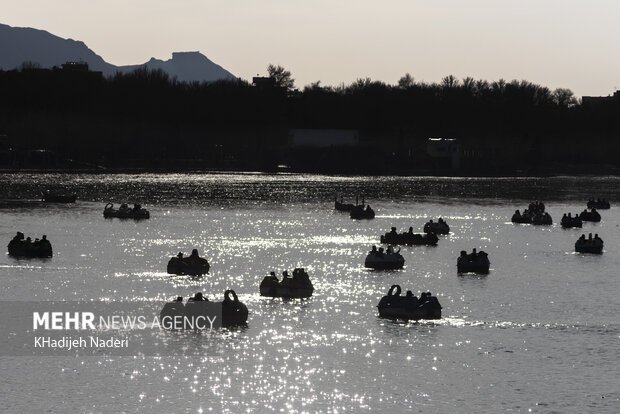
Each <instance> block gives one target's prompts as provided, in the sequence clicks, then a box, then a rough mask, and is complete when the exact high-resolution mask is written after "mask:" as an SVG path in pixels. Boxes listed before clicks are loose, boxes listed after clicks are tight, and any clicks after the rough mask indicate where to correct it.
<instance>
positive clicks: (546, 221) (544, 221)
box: [532, 213, 553, 226]
mask: <svg viewBox="0 0 620 414" xmlns="http://www.w3.org/2000/svg"><path fill="white" fill-rule="evenodd" d="M532 224H534V225H539V226H540V225H542V226H550V225H552V224H553V219H552V218H551V215H549V213H538V214H534V217H532Z"/></svg>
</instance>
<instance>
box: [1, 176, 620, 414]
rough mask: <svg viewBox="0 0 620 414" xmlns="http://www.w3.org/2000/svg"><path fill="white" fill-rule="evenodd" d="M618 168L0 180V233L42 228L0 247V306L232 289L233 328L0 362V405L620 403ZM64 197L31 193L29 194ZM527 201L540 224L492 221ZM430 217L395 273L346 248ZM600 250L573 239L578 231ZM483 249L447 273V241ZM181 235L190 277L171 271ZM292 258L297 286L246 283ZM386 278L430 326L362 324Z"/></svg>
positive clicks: (609, 408)
mask: <svg viewBox="0 0 620 414" xmlns="http://www.w3.org/2000/svg"><path fill="white" fill-rule="evenodd" d="M618 184H620V179H618V178H614V177H605V178H592V177H580V178H571V177H554V178H537V179H528V178H505V179H497V178H436V177H434V178H433V177H426V178H425V177H412V178H405V177H401V178H380V177H331V176H315V175H289V174H281V175H264V174H178V175H177V174H169V175H153V174H143V175H55V174H47V175H30V174H5V175H0V200H2V201H0V240H4V241H5V242H6V243H8V241H9V240H10V239H11V237H12V236H13V235H14V234H15V232H16V231H22V232H24V233H26V235H32V236H36V237H39V236H40V235H41V234H46V235H47V236H48V238H49V239H50V240H51V242H52V244H53V247H54V257H53V258H52V259H48V260H41V259H30V260H27V259H15V258H12V257H9V256H8V255H2V256H1V257H0V280H1V281H2V290H1V291H0V300H1V301H13V300H20V301H48V300H64V301H73V300H112V301H120V302H139V301H156V300H157V301H162V300H170V299H171V298H173V297H176V296H184V297H187V296H189V295H191V294H193V293H195V292H197V291H202V292H203V293H204V294H205V295H206V296H208V297H209V298H210V299H212V300H215V299H218V300H221V298H222V295H223V292H224V290H225V289H228V288H232V289H234V290H235V291H236V292H237V294H238V295H239V298H240V300H241V301H242V302H244V303H245V304H246V305H247V306H248V308H249V311H250V315H249V319H248V325H247V327H245V328H237V329H230V330H225V329H223V330H220V331H218V332H217V333H216V334H215V335H210V336H208V337H206V336H205V337H204V338H202V337H195V338H192V341H194V342H195V341H197V342H200V341H203V340H204V341H215V342H216V343H217V345H218V347H219V348H218V349H219V352H218V353H216V354H214V355H204V356H201V357H196V356H185V355H182V353H181V352H179V355H175V354H174V352H173V353H172V354H171V355H164V356H159V357H152V356H89V357H34V358H26V357H15V356H6V355H5V354H3V356H1V357H0V371H1V372H2V375H1V376H0V384H1V385H2V390H3V393H2V396H1V397H0V402H1V406H2V407H3V408H2V410H3V411H5V412H32V411H34V412H38V411H46V412H122V411H129V412H134V411H141V412H142V411H144V412H235V413H236V412H269V411H279V412H332V413H336V412H366V411H368V412H370V411H375V412H386V411H391V412H412V411H413V412H446V413H451V412H463V413H465V412H505V411H509V412H597V413H601V412H609V413H612V412H620V383H619V382H618V378H620V364H618V363H617V357H618V354H619V350H620V316H618V309H619V308H620V295H619V294H618V293H619V292H620V289H619V288H620V282H619V273H620V272H619V271H620V255H619V253H620V252H619V250H620V248H619V246H620V243H619V242H620V234H619V232H618V226H619V225H620V209H618V207H617V206H616V205H617V202H618V201H620V186H619V185H618ZM48 188H49V189H52V190H63V191H70V192H76V193H77V194H78V197H79V200H78V202H77V203H76V204H74V205H51V204H44V203H42V202H40V201H38V200H36V198H37V197H38V193H39V192H40V191H41V190H43V189H48ZM334 194H342V195H344V196H345V197H349V201H351V198H352V197H353V196H354V195H355V194H364V195H365V197H366V201H367V202H368V203H370V205H371V206H372V207H373V208H374V209H375V211H376V212H377V217H376V218H375V219H374V220H370V221H354V220H351V219H349V217H348V215H347V214H344V213H339V212H336V211H334V208H333V197H334ZM590 196H602V197H606V198H608V199H610V200H611V202H612V208H611V210H603V211H601V214H602V217H603V219H602V221H601V222H600V223H595V224H594V223H586V224H584V228H583V229H581V230H578V229H570V230H564V229H562V228H561V227H560V226H559V224H558V222H559V219H560V218H561V216H562V213H565V212H569V211H570V212H574V213H576V212H579V211H581V210H583V208H584V207H585V201H586V200H587V199H588V197H590ZM534 199H541V200H543V201H545V203H546V205H547V210H548V211H549V212H550V214H551V216H552V217H553V219H554V222H555V223H554V225H553V226H536V227H533V226H526V225H514V224H512V223H510V216H511V215H512V213H513V212H514V210H515V209H517V208H519V209H523V208H525V207H526V206H527V204H528V203H529V202H530V201H532V200H534ZM108 201H113V202H115V203H118V202H121V201H128V202H134V201H135V202H140V203H142V205H143V206H144V207H145V208H147V209H149V210H150V212H151V219H150V220H146V221H140V222H135V221H121V220H116V219H113V220H106V219H104V218H103V216H102V210H103V207H104V205H105V204H106V203H107V202H108ZM440 216H441V217H443V218H444V219H445V220H446V221H447V222H448V224H449V225H450V227H451V234H450V235H447V236H440V241H439V243H438V245H437V246H436V247H423V246H417V247H403V248H402V251H401V253H402V254H403V256H404V257H405V260H406V263H405V268H404V269H403V270H399V271H383V272H381V271H370V270H367V269H365V268H364V267H363V262H364V257H365V255H366V253H367V251H368V250H369V249H370V247H371V246H372V245H373V244H378V241H379V236H380V235H381V234H383V233H385V232H387V231H389V229H390V227H392V226H395V227H397V228H398V229H399V231H404V230H405V229H407V228H408V227H409V226H413V227H414V229H417V230H418V231H421V228H422V226H423V225H424V223H425V222H426V221H428V219H431V218H435V219H436V218H438V217H440ZM588 232H592V233H598V234H599V235H600V236H601V237H602V238H603V240H604V241H605V251H604V254H603V255H601V256H595V255H581V254H576V253H574V251H573V250H574V249H573V247H574V242H575V241H576V239H577V238H578V237H579V235H581V234H582V233H586V234H587V233H588ZM474 247H476V248H478V249H483V250H485V251H486V252H487V253H488V254H489V258H490V260H491V272H490V274H489V275H488V276H473V275H467V276H459V275H457V272H456V258H457V256H458V254H459V252H460V251H461V250H471V249H472V248H474ZM192 248H198V249H199V251H200V253H201V255H203V256H205V257H206V258H207V259H208V260H209V262H210V263H211V272H210V275H207V276H205V277H203V278H191V277H179V276H173V277H171V276H169V275H168V274H167V273H166V263H167V260H168V258H169V257H170V256H172V255H174V254H176V253H177V252H178V251H185V252H186V253H189V251H190V250H191V249H192ZM295 267H304V268H305V269H306V271H307V272H308V274H309V275H310V278H311V280H312V281H313V284H314V286H315V293H314V296H313V297H312V298H310V299H308V300H289V301H283V300H279V299H277V300H273V299H268V298H263V297H261V296H259V294H258V285H259V283H260V281H261V280H262V278H263V277H264V276H265V275H266V274H267V273H268V272H269V271H271V270H274V271H276V272H277V273H278V274H279V273H280V272H281V271H282V270H284V269H288V270H289V272H290V271H292V269H293V268H295ZM392 284H400V285H401V286H402V287H403V290H407V289H410V290H413V291H414V293H416V294H419V292H420V291H431V292H432V293H433V294H434V295H436V296H437V297H438V299H439V301H440V302H441V304H442V305H443V318H442V319H441V320H439V321H432V322H429V321H420V322H409V323H399V322H392V321H388V320H382V319H380V318H378V313H377V309H376V305H377V303H378V302H379V300H380V298H381V297H382V296H383V295H385V294H386V292H387V290H388V288H389V287H390V285H392Z"/></svg>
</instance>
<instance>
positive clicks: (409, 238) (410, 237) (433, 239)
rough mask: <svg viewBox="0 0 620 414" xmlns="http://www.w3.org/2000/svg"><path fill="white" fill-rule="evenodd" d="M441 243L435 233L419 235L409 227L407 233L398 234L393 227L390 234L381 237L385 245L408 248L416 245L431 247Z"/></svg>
mask: <svg viewBox="0 0 620 414" xmlns="http://www.w3.org/2000/svg"><path fill="white" fill-rule="evenodd" d="M438 241H439V238H438V237H437V236H436V235H435V233H428V234H419V233H414V232H413V227H409V232H407V233H400V234H398V233H396V227H392V230H391V231H390V232H389V233H385V234H384V235H383V236H381V243H383V244H402V245H407V246H414V245H418V246H419V245H429V246H434V245H436V244H437V242H438Z"/></svg>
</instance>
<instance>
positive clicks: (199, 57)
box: [118, 52, 236, 82]
mask: <svg viewBox="0 0 620 414" xmlns="http://www.w3.org/2000/svg"><path fill="white" fill-rule="evenodd" d="M144 65H146V67H147V68H148V69H151V70H152V69H161V70H163V71H165V72H167V73H168V74H170V75H171V76H176V77H177V79H178V80H180V81H185V82H192V81H213V80H218V79H234V78H236V76H235V75H233V74H232V73H230V72H229V71H227V70H226V69H224V68H222V67H221V66H220V65H216V64H215V63H213V62H212V61H210V60H209V59H208V58H207V57H206V56H205V55H203V54H202V53H200V52H173V53H172V59H169V60H166V61H163V60H159V59H155V58H151V60H149V61H148V62H146V63H145V64H144ZM140 66H143V65H130V66H119V67H118V70H119V71H121V72H130V71H132V70H134V69H137V68H139V67H140Z"/></svg>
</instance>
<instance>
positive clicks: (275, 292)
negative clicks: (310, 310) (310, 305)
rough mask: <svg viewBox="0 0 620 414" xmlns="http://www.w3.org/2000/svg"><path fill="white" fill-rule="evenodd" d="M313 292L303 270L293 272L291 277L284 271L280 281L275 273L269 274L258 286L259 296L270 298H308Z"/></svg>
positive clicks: (298, 269) (306, 274)
mask: <svg viewBox="0 0 620 414" xmlns="http://www.w3.org/2000/svg"><path fill="white" fill-rule="evenodd" d="M313 292H314V287H313V286H312V282H311V281H310V278H309V277H308V273H306V271H305V270H304V269H303V268H297V269H295V270H293V277H290V276H288V272H286V271H284V272H283V278H282V280H281V281H279V280H278V278H277V277H276V275H275V272H271V274H270V275H269V276H265V278H264V279H263V281H262V282H261V284H260V294H261V296H269V297H272V298H309V297H310V296H312V293H313Z"/></svg>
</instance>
